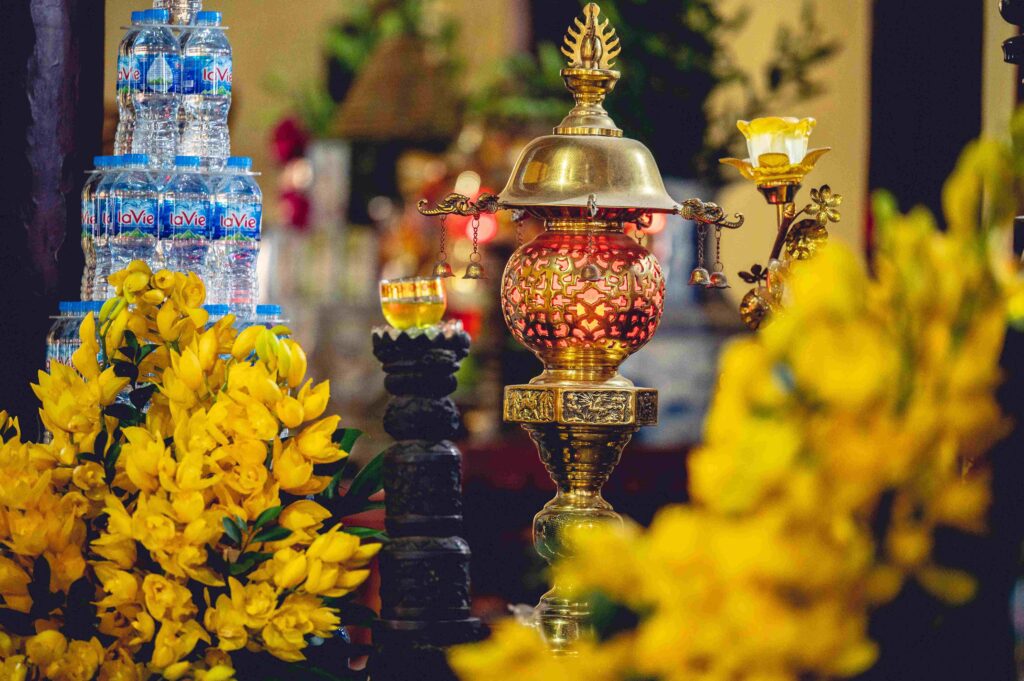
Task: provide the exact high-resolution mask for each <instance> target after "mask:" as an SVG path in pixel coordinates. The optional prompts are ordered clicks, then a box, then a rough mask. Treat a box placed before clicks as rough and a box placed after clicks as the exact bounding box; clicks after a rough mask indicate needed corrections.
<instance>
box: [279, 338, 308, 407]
mask: <svg viewBox="0 0 1024 681" xmlns="http://www.w3.org/2000/svg"><path fill="white" fill-rule="evenodd" d="M282 344H283V345H285V346H286V347H287V348H288V350H289V352H290V353H291V360H292V361H291V364H290V366H289V367H288V371H287V379H288V386H289V387H290V388H298V387H299V385H301V384H302V379H303V378H305V376H306V353H305V352H304V351H303V350H302V347H301V346H300V345H299V344H298V343H296V342H295V341H293V340H291V339H286V340H284V341H282ZM289 427H291V426H289Z"/></svg>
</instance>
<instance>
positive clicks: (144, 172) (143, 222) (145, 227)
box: [108, 154, 160, 272]
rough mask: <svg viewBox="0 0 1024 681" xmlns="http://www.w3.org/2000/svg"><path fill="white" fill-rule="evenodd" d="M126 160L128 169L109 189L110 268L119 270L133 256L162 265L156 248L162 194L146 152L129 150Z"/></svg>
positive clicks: (155, 265)
mask: <svg viewBox="0 0 1024 681" xmlns="http://www.w3.org/2000/svg"><path fill="white" fill-rule="evenodd" d="M124 161H125V169H124V171H123V172H122V173H121V174H120V175H119V176H118V179H117V181H116V182H115V183H114V185H113V186H112V187H111V189H110V199H109V200H110V201H111V203H112V206H113V216H114V225H113V228H112V231H111V233H110V236H109V238H108V244H109V248H110V270H111V272H117V271H118V270H121V269H123V268H124V267H125V266H127V265H128V263H130V262H131V261H132V260H145V261H146V263H147V264H148V265H149V267H150V269H152V270H156V269H158V268H159V267H160V263H159V259H158V257H157V248H156V246H157V235H158V232H159V227H158V219H159V215H160V194H159V191H158V189H157V184H156V182H155V181H154V179H153V176H152V174H151V173H150V171H149V169H148V167H147V166H148V164H149V159H148V158H147V157H146V155H145V154H128V156H126V157H125V159H124Z"/></svg>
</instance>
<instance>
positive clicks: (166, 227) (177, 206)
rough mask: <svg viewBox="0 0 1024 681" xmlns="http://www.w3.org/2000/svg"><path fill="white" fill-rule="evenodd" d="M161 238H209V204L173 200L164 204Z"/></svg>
mask: <svg viewBox="0 0 1024 681" xmlns="http://www.w3.org/2000/svg"><path fill="white" fill-rule="evenodd" d="M160 238H161V239H209V238H210V213H209V206H208V205H207V204H206V203H204V202H202V201H181V200H179V201H173V202H170V203H169V204H167V205H165V211H164V219H163V224H161V225H160Z"/></svg>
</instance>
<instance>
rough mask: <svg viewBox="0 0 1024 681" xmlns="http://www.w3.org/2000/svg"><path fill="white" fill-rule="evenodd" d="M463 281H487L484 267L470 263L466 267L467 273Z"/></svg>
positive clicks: (463, 276) (476, 263)
mask: <svg viewBox="0 0 1024 681" xmlns="http://www.w3.org/2000/svg"><path fill="white" fill-rule="evenodd" d="M462 278H463V279H486V278H487V277H486V276H484V266H483V265H481V264H480V263H478V262H470V263H469V264H468V265H466V273H465V274H463V275H462Z"/></svg>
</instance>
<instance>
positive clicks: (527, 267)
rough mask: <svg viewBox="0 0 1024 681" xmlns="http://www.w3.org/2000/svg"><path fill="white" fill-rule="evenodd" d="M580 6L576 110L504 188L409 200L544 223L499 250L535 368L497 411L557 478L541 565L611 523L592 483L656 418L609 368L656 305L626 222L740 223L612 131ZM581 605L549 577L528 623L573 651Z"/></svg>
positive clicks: (571, 35) (607, 36)
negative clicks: (673, 192) (579, 535)
mask: <svg viewBox="0 0 1024 681" xmlns="http://www.w3.org/2000/svg"><path fill="white" fill-rule="evenodd" d="M584 14H585V21H581V20H579V19H576V20H575V26H574V27H570V28H569V31H568V34H567V35H566V38H565V46H564V47H563V48H562V51H563V53H564V54H565V55H566V56H567V57H568V58H569V65H568V68H566V69H563V70H562V77H563V79H564V81H565V84H566V87H567V88H568V89H569V91H570V92H571V93H572V95H573V97H574V99H575V101H576V106H575V107H574V108H573V109H572V110H571V111H570V112H569V114H568V115H567V116H566V117H565V119H564V120H563V121H562V122H561V123H560V124H559V125H558V126H557V127H556V128H555V129H554V131H553V134H551V135H544V136H542V137H538V138H537V139H534V140H533V141H531V142H530V143H529V144H527V145H526V147H525V148H524V149H523V151H522V152H521V154H520V156H519V159H518V161H517V162H516V164H515V167H514V169H513V171H512V174H511V177H510V178H509V180H508V182H507V184H506V186H505V188H504V190H503V191H502V192H501V193H500V194H497V195H494V194H484V195H481V196H480V197H478V198H477V199H476V200H471V199H470V198H469V197H467V196H463V195H460V194H449V195H448V196H446V197H444V198H443V199H442V200H441V201H439V202H438V203H437V204H436V205H433V206H431V205H429V204H428V202H427V201H425V200H424V201H421V202H420V204H419V209H420V212H421V213H422V214H424V215H440V216H445V215H449V214H456V215H463V216H474V217H479V215H480V214H481V213H494V212H496V211H499V210H513V211H516V213H515V214H516V215H517V216H522V215H530V216H532V217H534V218H536V219H538V220H540V221H542V222H543V224H544V226H545V230H544V231H543V232H542V233H541V234H540V235H539V236H537V237H536V238H535V239H533V240H532V241H530V242H529V243H526V244H523V245H522V246H520V247H519V248H518V249H517V250H516V251H515V253H514V254H513V255H512V256H511V258H510V259H509V261H508V264H507V265H506V267H505V271H504V274H503V275H502V280H501V305H502V311H503V313H504V317H505V322H506V324H507V325H508V328H509V330H510V331H511V332H512V335H513V336H514V337H515V338H516V340H518V341H519V342H520V343H522V344H523V345H525V346H526V347H528V348H529V349H530V350H532V351H533V352H534V353H535V354H536V355H537V357H539V358H540V360H541V362H542V363H543V364H544V371H543V372H542V373H541V374H540V375H539V376H537V377H536V378H534V379H533V380H532V381H530V382H529V383H528V384H523V385H510V386H506V388H505V400H504V417H505V420H506V421H509V422H514V423H520V424H522V426H523V428H524V429H525V430H526V431H527V433H528V434H529V435H530V437H531V438H532V439H533V441H534V442H535V443H536V446H537V449H538V451H539V453H540V458H541V460H542V461H543V462H544V465H545V466H546V467H547V469H548V472H549V473H550V475H551V478H552V480H554V482H555V486H556V490H557V491H556V494H555V497H554V498H553V499H552V500H551V501H549V502H548V503H547V504H546V505H545V506H544V508H543V509H542V510H541V511H540V512H539V513H538V514H537V516H536V517H535V518H534V523H533V530H534V544H535V546H536V549H537V551H538V553H539V554H540V555H541V556H542V557H544V558H545V559H546V560H548V561H553V560H555V559H557V558H558V557H560V556H563V555H565V554H566V553H567V552H568V551H570V550H571V547H569V546H567V542H566V541H565V539H566V536H567V535H566V530H567V529H569V528H574V529H576V530H577V531H579V530H581V529H582V530H583V531H585V530H586V528H588V527H592V526H594V525H595V524H596V523H600V522H608V521H612V522H618V521H620V517H619V515H618V514H617V513H616V512H615V511H614V510H613V509H612V507H611V505H610V504H609V503H608V502H607V501H605V499H604V498H603V497H602V495H601V490H602V488H603V486H604V484H605V482H606V481H607V480H608V477H609V476H610V475H611V472H612V470H613V469H614V468H615V466H616V464H617V463H618V462H619V458H620V457H621V455H622V451H623V448H624V447H625V446H626V444H627V443H628V442H629V440H630V438H631V437H632V435H633V433H635V432H636V431H637V429H638V428H640V427H641V426H645V425H653V424H656V423H657V419H658V391H657V390H654V389H652V388H640V387H637V386H634V385H633V383H632V382H631V381H629V380H628V379H627V378H625V377H624V376H622V375H621V374H620V373H619V365H620V364H621V363H622V362H623V360H625V359H626V358H627V357H629V356H630V355H631V354H632V353H634V352H636V351H637V350H639V349H640V348H641V347H643V346H644V345H645V344H646V343H647V342H648V341H650V339H651V337H652V336H653V335H654V333H655V331H656V330H657V328H658V324H659V322H660V321H661V316H662V311H663V309H664V303H665V282H664V278H663V276H662V272H661V267H660V265H659V264H658V261H657V259H656V258H655V257H654V256H653V255H652V254H651V253H650V252H649V251H648V250H647V249H646V248H644V247H643V246H642V245H641V243H639V242H638V240H637V239H634V238H633V237H632V236H629V235H627V234H626V233H625V232H624V226H625V224H626V223H633V224H636V225H637V226H638V228H641V230H642V227H643V226H644V225H645V224H650V217H651V214H653V213H673V214H678V215H682V216H683V217H684V218H686V219H688V220H694V221H696V222H698V223H701V224H703V225H705V226H708V227H712V228H728V229H735V228H737V227H739V226H740V225H741V224H742V223H743V218H742V216H740V215H736V216H735V217H734V218H733V219H732V220H729V219H727V218H726V215H725V212H724V211H723V210H722V209H721V208H719V207H718V206H716V205H715V204H713V203H705V202H703V201H701V200H699V199H688V200H686V201H683V202H682V203H679V202H676V201H675V200H673V199H672V198H671V197H670V196H669V195H668V193H667V192H666V191H665V185H664V182H663V180H662V178H661V173H660V172H659V171H658V167H657V164H656V163H655V161H654V157H653V156H652V155H651V152H650V151H649V150H648V149H647V147H645V146H644V145H643V144H641V143H640V142H638V141H636V140H633V139H629V138H627V137H624V136H623V132H622V130H620V129H619V128H618V127H616V125H615V123H614V121H612V119H611V118H610V117H609V116H608V113H607V112H606V111H605V109H604V107H603V106H602V104H603V101H604V98H605V96H606V95H607V94H608V93H609V92H611V91H612V90H613V89H614V87H615V84H616V82H617V81H618V79H619V77H620V74H619V72H618V71H615V70H613V69H612V68H611V67H612V66H613V65H614V63H613V59H614V57H615V56H616V55H617V54H618V50H619V48H618V39H617V38H616V37H615V31H614V30H613V29H612V28H610V27H609V23H608V20H604V21H600V20H599V18H598V17H599V15H600V9H599V8H598V7H597V5H595V4H593V3H591V4H589V5H587V7H586V8H585V9H584ZM588 612H589V608H588V605H587V602H586V601H585V600H584V599H583V598H582V597H581V595H580V594H575V593H572V591H571V590H570V589H569V588H568V587H567V586H566V585H559V584H557V583H556V584H555V585H554V586H553V588H552V589H551V590H550V591H549V592H547V593H546V594H544V596H543V597H542V598H541V601H540V604H539V605H538V607H537V608H536V610H535V622H536V623H537V624H538V625H539V627H540V630H541V632H542V633H543V635H544V637H545V638H546V640H547V641H548V643H549V645H550V646H551V648H552V649H553V650H556V651H560V652H569V651H571V649H572V644H573V642H574V641H575V640H576V638H577V637H578V636H579V634H580V631H581V627H583V626H585V622H586V619H587V616H588Z"/></svg>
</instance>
